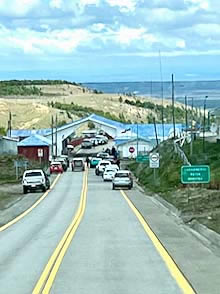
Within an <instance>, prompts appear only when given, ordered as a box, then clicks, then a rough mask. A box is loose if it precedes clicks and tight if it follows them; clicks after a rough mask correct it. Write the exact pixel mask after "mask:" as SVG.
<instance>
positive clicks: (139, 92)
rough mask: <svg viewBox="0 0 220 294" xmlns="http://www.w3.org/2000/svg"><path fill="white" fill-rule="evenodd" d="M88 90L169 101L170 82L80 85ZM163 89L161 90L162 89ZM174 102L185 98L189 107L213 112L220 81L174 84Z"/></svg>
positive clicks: (218, 104) (219, 101)
mask: <svg viewBox="0 0 220 294" xmlns="http://www.w3.org/2000/svg"><path fill="white" fill-rule="evenodd" d="M82 84H83V85H84V86H86V87H88V88H90V89H93V90H94V89H96V90H98V91H102V92H104V93H118V94H125V93H127V94H128V93H129V94H134V95H136V96H148V97H155V98H158V99H161V97H162V93H163V97H164V99H171V97H172V84H171V82H163V84H161V82H113V83H110V82H108V83H82ZM162 88H163V89H162ZM174 93H175V101H178V102H181V103H183V104H184V103H185V96H187V101H188V104H189V105H192V103H193V105H194V106H195V107H202V108H203V107H204V102H205V100H206V109H209V110H214V109H218V108H220V80H219V81H185V82H180V81H178V82H175V83H174Z"/></svg>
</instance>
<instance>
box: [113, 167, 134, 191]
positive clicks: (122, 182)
mask: <svg viewBox="0 0 220 294" xmlns="http://www.w3.org/2000/svg"><path fill="white" fill-rule="evenodd" d="M116 187H127V188H128V189H131V188H132V187H133V179H132V176H131V172H130V171H129V170H119V171H117V172H116V173H115V176H114V178H113V180H112V190H115V188H116Z"/></svg>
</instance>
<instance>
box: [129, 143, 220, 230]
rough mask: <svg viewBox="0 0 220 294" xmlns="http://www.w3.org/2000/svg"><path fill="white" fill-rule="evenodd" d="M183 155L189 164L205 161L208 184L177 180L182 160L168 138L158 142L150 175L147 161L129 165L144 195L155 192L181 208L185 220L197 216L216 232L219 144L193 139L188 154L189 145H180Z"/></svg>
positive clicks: (219, 200)
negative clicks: (155, 164)
mask: <svg viewBox="0 0 220 294" xmlns="http://www.w3.org/2000/svg"><path fill="white" fill-rule="evenodd" d="M183 150H184V151H185V154H186V155H187V157H188V159H189V161H190V162H191V164H193V165H197V164H199V165H201V164H208V165H209V166H210V170H211V182H210V183H209V184H190V185H183V184H182V183H181V180H180V175H181V166H182V165H183V162H182V161H181V159H180V158H179V157H178V155H177V154H176V153H175V152H174V148H173V143H172V142H171V141H168V142H166V143H165V144H163V145H161V146H160V148H159V149H158V152H159V153H160V168H159V169H157V170H156V173H155V174H154V172H153V169H150V168H149V166H148V165H149V164H148V163H146V164H138V163H136V162H133V163H131V164H129V168H130V169H131V170H132V171H133V172H134V174H135V175H136V177H137V178H138V181H139V183H140V184H141V185H142V186H143V187H144V189H145V190H146V191H147V192H148V194H153V193H157V194H159V195H160V196H161V197H163V198H164V199H165V200H167V201H168V202H170V203H171V204H173V205H174V206H176V207H177V208H178V209H179V210H180V211H182V216H183V217H184V218H185V219H186V221H190V220H192V219H197V220H198V221H199V222H201V223H203V224H204V225H207V226H208V227H209V228H211V229H213V230H215V231H217V232H219V233H220V191H219V189H220V144H217V143H209V142H205V153H204V152H203V142H202V140H201V139H198V140H196V141H194V142H193V150H194V151H193V154H192V155H190V145H189V144H186V145H185V146H184V147H183Z"/></svg>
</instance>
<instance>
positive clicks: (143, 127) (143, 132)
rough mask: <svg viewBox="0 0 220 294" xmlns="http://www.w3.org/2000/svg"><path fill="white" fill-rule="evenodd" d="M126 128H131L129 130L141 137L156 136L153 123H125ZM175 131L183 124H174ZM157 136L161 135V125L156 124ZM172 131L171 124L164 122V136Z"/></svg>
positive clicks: (181, 127)
mask: <svg viewBox="0 0 220 294" xmlns="http://www.w3.org/2000/svg"><path fill="white" fill-rule="evenodd" d="M126 129H131V132H132V133H134V134H137V133H138V135H139V136H141V137H143V138H149V137H156V134H155V128H154V124H127V125H126ZM175 129H176V131H180V132H181V131H182V129H183V125H182V124H176V125H175ZM156 130H157V136H158V137H163V125H162V124H156ZM172 131H173V124H164V137H167V136H169V134H170V133H171V132H172Z"/></svg>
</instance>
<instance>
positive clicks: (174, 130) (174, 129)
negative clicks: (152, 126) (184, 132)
mask: <svg viewBox="0 0 220 294" xmlns="http://www.w3.org/2000/svg"><path fill="white" fill-rule="evenodd" d="M172 109H173V132H174V133H173V134H174V139H175V138H176V128H175V109H174V78H173V74H172Z"/></svg>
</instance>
